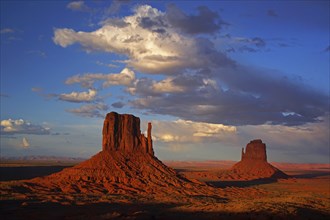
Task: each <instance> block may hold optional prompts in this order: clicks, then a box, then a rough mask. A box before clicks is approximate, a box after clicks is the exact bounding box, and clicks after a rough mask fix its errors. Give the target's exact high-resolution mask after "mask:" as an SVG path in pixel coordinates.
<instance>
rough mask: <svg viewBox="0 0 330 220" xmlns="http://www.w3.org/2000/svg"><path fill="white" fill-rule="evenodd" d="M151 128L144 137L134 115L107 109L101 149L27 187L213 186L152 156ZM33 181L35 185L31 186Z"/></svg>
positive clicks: (180, 190) (198, 189)
mask: <svg viewBox="0 0 330 220" xmlns="http://www.w3.org/2000/svg"><path fill="white" fill-rule="evenodd" d="M151 129H152V126H151V123H148V130H147V137H145V136H144V134H141V130H140V119H139V118H138V117H135V116H133V115H128V114H122V115H121V114H118V113H116V112H111V113H108V114H107V116H106V118H105V120H104V125H103V139H102V151H101V152H99V153H97V154H96V155H94V156H93V157H92V158H90V159H88V160H86V161H84V162H82V163H80V164H78V165H76V166H74V167H70V168H66V169H63V170H62V171H61V172H58V173H54V174H51V175H49V176H46V177H41V178H35V179H32V180H29V181H28V185H29V186H31V188H30V190H32V191H33V190H36V191H38V190H39V191H40V190H44V192H43V193H48V192H53V191H62V192H65V193H93V194H95V193H96V194H104V193H115V194H131V195H136V194H137V193H138V194H145V195H150V194H152V195H154V194H155V195H163V194H169V195H172V194H180V195H181V194H189V195H198V194H200V193H203V192H204V193H205V194H207V193H210V192H211V191H213V190H214V189H213V188H210V187H208V186H206V185H205V184H201V183H199V184H198V183H195V182H191V181H189V180H187V179H186V178H184V177H182V176H180V175H179V174H177V173H176V172H175V170H173V169H172V168H169V167H167V166H166V165H164V164H163V163H162V162H161V161H160V160H158V159H157V157H155V156H154V151H153V146H152V135H151ZM33 185H36V186H38V188H35V189H34V188H33V187H32V186H33ZM188 189H189V190H188Z"/></svg>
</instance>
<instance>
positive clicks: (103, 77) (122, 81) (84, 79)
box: [65, 68, 135, 88]
mask: <svg viewBox="0 0 330 220" xmlns="http://www.w3.org/2000/svg"><path fill="white" fill-rule="evenodd" d="M134 80H135V73H134V72H133V71H132V70H131V69H129V68H124V69H123V70H122V71H121V72H120V73H117V74H114V73H110V74H103V73H86V74H82V75H75V76H72V77H70V78H68V79H67V80H66V81H65V83H66V84H74V83H79V84H80V85H81V86H82V87H85V88H93V86H94V85H93V84H94V82H96V81H103V87H108V86H111V85H125V86H129V85H131V84H132V83H133V81H134Z"/></svg>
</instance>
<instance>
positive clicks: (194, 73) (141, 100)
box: [53, 5, 329, 126]
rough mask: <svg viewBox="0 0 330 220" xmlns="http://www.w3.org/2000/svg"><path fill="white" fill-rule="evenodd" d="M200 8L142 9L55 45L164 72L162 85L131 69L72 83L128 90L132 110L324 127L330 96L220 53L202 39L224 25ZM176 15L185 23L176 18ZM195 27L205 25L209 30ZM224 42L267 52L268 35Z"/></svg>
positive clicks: (57, 36) (62, 36) (59, 32)
mask: <svg viewBox="0 0 330 220" xmlns="http://www.w3.org/2000/svg"><path fill="white" fill-rule="evenodd" d="M198 10H199V12H198V14H197V15H196V14H195V15H187V14H185V13H183V12H182V11H180V10H179V9H177V8H176V7H175V6H170V7H169V8H168V9H167V11H166V12H162V11H160V10H158V9H156V8H153V7H151V6H148V5H142V6H137V7H136V8H135V10H134V12H133V14H132V15H130V16H126V17H123V18H110V19H107V20H105V21H104V22H103V23H102V24H101V25H102V26H101V27H100V28H99V29H97V30H95V31H92V32H83V31H75V30H72V29H68V28H63V29H56V30H55V31H54V38H53V40H54V42H55V43H56V44H58V45H60V46H62V47H67V46H69V45H72V44H74V43H78V44H80V45H81V46H82V47H83V48H84V49H85V50H86V51H91V50H99V51H104V52H109V53H117V54H121V55H126V56H127V59H126V60H123V61H122V62H123V63H124V64H126V65H127V66H129V67H131V68H132V69H134V70H136V71H141V72H143V73H149V74H159V75H161V76H160V77H158V78H157V80H156V79H155V78H151V77H149V76H148V75H145V76H144V77H141V78H138V77H135V74H132V73H134V72H133V71H132V70H130V69H127V71H125V72H124V70H123V71H122V72H121V73H119V74H117V75H114V74H108V75H106V74H84V75H76V76H73V77H71V78H69V79H68V80H67V82H66V83H67V84H71V83H80V84H81V85H82V86H84V87H87V88H92V87H93V84H94V83H95V82H96V81H104V82H103V87H106V86H109V85H124V86H126V90H125V91H127V92H128V93H129V94H131V95H132V96H134V97H133V98H132V99H131V100H130V102H129V105H130V106H131V107H133V108H137V109H141V110H143V111H144V112H146V113H155V114H163V115H172V116H176V117H179V118H182V119H184V120H191V121H199V122H205V123H218V124H226V125H236V126H239V125H261V124H271V125H286V126H296V125H302V124H306V123H311V122H319V121H320V116H323V115H324V114H326V113H327V112H329V109H328V103H329V101H328V100H329V97H328V96H327V95H325V94H322V93H320V92H318V91H315V90H313V89H311V88H309V87H308V86H307V85H305V84H303V82H301V81H297V80H294V79H289V78H288V77H286V76H285V75H283V74H280V73H278V72H275V71H271V70H267V69H261V68H254V67H249V66H243V65H241V64H239V63H237V62H235V61H234V60H233V59H231V58H229V57H228V56H226V55H225V53H224V52H222V51H220V50H218V49H216V48H217V47H216V45H215V43H216V42H213V41H211V40H210V38H206V37H205V35H203V34H206V33H214V32H215V31H218V30H219V29H221V27H222V26H223V25H224V24H222V23H221V21H220V20H219V19H220V17H219V16H218V14H217V13H215V12H212V11H211V10H210V9H207V8H199V9H198ZM206 12H208V13H209V14H207V13H206ZM171 13H172V14H171ZM173 14H177V15H178V16H179V17H178V21H177V22H179V23H175V22H176V21H171V17H173ZM193 21H194V22H193ZM180 22H181V23H180ZM219 22H220V23H219ZM188 23H189V25H188ZM194 24H196V25H197V26H199V25H200V24H205V29H203V28H202V27H193V25H194ZM206 24H209V26H207V25H206ZM184 26H186V29H185V27H184ZM193 28H195V29H193ZM226 39H227V41H228V43H230V44H231V46H232V48H234V49H235V50H241V51H242V52H245V51H250V52H255V51H266V50H267V45H268V42H267V41H266V40H265V39H264V38H262V37H252V38H248V37H231V36H227V38H226ZM220 48H221V47H220ZM130 71H131V72H130Z"/></svg>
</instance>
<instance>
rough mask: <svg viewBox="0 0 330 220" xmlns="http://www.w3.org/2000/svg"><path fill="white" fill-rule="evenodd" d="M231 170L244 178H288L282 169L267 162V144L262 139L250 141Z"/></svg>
mask: <svg viewBox="0 0 330 220" xmlns="http://www.w3.org/2000/svg"><path fill="white" fill-rule="evenodd" d="M231 172H232V173H234V174H236V175H238V176H239V177H240V178H243V179H262V178H287V177H288V176H287V175H286V174H285V173H283V172H282V171H281V170H279V169H277V168H276V167H274V166H272V165H271V164H269V163H268V162H267V154H266V144H264V143H263V142H262V141H261V140H260V139H257V140H253V141H250V143H248V144H247V145H246V148H245V152H244V148H243V149H242V158H241V161H240V162H238V163H236V164H235V165H234V166H233V167H232V168H231Z"/></svg>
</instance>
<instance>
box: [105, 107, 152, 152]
mask: <svg viewBox="0 0 330 220" xmlns="http://www.w3.org/2000/svg"><path fill="white" fill-rule="evenodd" d="M102 133H103V139H102V150H103V151H121V152H126V153H128V152H133V151H142V152H145V153H149V154H151V155H154V152H153V148H152V139H151V123H148V137H147V138H146V137H145V136H144V134H141V130H140V119H139V118H138V117H135V116H134V115H129V114H122V115H121V114H118V113H116V112H110V113H108V114H107V116H106V118H105V120H104V124H103V132H102Z"/></svg>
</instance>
